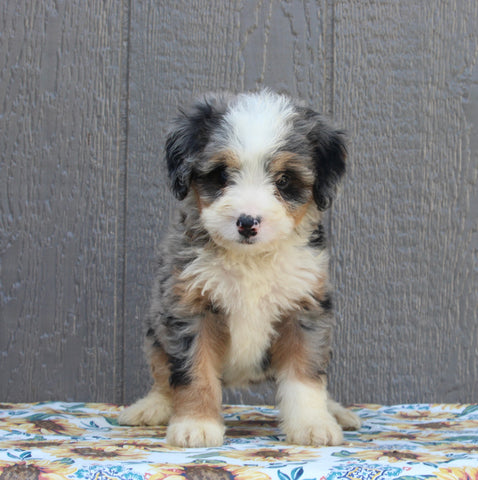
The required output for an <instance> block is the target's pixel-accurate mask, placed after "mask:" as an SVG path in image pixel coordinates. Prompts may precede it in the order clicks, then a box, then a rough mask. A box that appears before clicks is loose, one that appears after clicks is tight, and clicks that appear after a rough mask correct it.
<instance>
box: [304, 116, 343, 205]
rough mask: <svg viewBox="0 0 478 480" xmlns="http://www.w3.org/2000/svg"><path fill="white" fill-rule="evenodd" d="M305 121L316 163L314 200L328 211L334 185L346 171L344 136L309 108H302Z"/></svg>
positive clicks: (333, 193) (334, 193)
mask: <svg viewBox="0 0 478 480" xmlns="http://www.w3.org/2000/svg"><path fill="white" fill-rule="evenodd" d="M303 115H304V119H305V120H306V123H307V124H308V128H307V139H308V141H309V142H310V146H311V148H312V158H313V161H314V164H315V174H316V178H315V183H314V188H313V194H314V200H315V203H316V204H317V207H318V208H319V210H321V211H323V210H327V208H329V207H330V205H331V204H332V201H333V200H334V198H335V196H336V194H337V187H338V185H339V183H340V180H341V178H342V176H343V175H344V173H345V159H346V157H347V147H346V144H345V135H344V133H343V132H341V131H340V130H334V129H332V128H331V127H330V126H328V125H327V124H326V123H325V122H324V121H323V119H322V117H321V116H320V115H319V114H318V113H316V112H314V111H313V110H310V109H304V111H303Z"/></svg>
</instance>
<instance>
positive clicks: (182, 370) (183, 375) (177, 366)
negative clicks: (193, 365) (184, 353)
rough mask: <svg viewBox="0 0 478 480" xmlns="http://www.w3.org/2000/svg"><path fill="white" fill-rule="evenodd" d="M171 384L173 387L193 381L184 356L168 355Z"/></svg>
mask: <svg viewBox="0 0 478 480" xmlns="http://www.w3.org/2000/svg"><path fill="white" fill-rule="evenodd" d="M168 361H169V369H170V372H171V374H170V376H169V384H170V385H171V387H181V386H185V385H189V384H190V383H191V374H190V372H189V368H188V367H187V365H186V362H185V360H184V359H183V358H179V357H172V356H168Z"/></svg>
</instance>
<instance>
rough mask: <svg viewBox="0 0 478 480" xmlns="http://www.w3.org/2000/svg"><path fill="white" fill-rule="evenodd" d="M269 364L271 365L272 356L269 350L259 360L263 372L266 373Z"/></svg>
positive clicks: (269, 366)
mask: <svg viewBox="0 0 478 480" xmlns="http://www.w3.org/2000/svg"><path fill="white" fill-rule="evenodd" d="M271 363H272V354H271V352H270V350H268V351H267V352H266V353H265V354H264V356H263V357H262V360H261V370H262V371H263V372H267V370H269V369H270V368H271Z"/></svg>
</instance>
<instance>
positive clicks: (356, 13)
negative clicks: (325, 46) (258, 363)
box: [333, 1, 478, 403]
mask: <svg viewBox="0 0 478 480" xmlns="http://www.w3.org/2000/svg"><path fill="white" fill-rule="evenodd" d="M477 5H478V4H477V3H476V2H475V1H460V2H452V4H450V2H413V1H405V2H394V1H388V2H382V1H377V2H367V3H362V2H348V1H337V2H336V24H335V31H336V41H335V62H336V63H335V69H334V72H335V86H334V91H335V102H334V104H335V107H336V108H335V111H334V113H335V117H336V119H337V121H338V122H339V123H344V124H346V125H347V127H348V129H349V131H350V137H351V138H350V140H351V142H350V144H351V146H350V166H349V176H348V179H347V181H346V183H345V187H344V195H343V197H342V199H341V201H340V202H338V203H337V208H336V210H335V215H334V217H333V219H334V221H333V227H334V238H335V242H334V247H335V249H334V250H335V251H334V256H335V258H336V260H335V265H336V284H337V286H338V288H339V294H338V297H337V305H338V310H339V313H340V322H339V324H340V328H339V332H338V339H339V342H340V345H337V349H341V353H339V354H338V357H337V359H336V361H335V368H334V370H333V378H334V384H335V385H336V389H337V391H339V392H340V395H339V396H340V397H342V398H343V399H345V400H346V401H348V402H351V401H356V400H360V401H374V402H385V403H390V402H409V401H412V402H419V401H450V402H456V401H476V398H477V396H478V370H477V369H478V350H477V347H476V346H477V345H478V322H477V320H478V318H477V307H478V288H477V287H478V284H477V275H476V251H477V244H476V228H477V223H476V206H477V205H476V198H477V197H476V181H477V150H476V140H475V144H474V145H475V148H474V149H472V148H471V141H472V140H473V136H472V127H473V128H474V138H475V139H476V128H477V124H476V123H475V124H474V126H472V124H471V123H470V117H469V116H468V117H467V115H466V113H465V108H464V107H465V105H466V102H467V101H468V99H469V94H470V88H471V87H472V83H471V82H472V72H473V68H475V78H474V82H475V84H474V88H475V98H474V104H473V108H474V109H475V117H474V120H475V122H476V109H477V108H478V103H477V102H476V61H477V47H478V45H477V28H476V26H477V24H478V23H477V19H478V11H477V8H478V6H477ZM452 11H453V14H451V12H452ZM469 107H470V108H471V105H470V106H469ZM473 197H474V198H475V204H474V207H473V205H472V198H473ZM473 208H474V209H475V210H473ZM473 234H474V235H475V237H474V239H475V242H474V244H473ZM473 264H475V267H474V268H475V271H473ZM344 347H345V351H343V349H344ZM344 379H345V380H346V381H344Z"/></svg>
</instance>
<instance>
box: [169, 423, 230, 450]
mask: <svg viewBox="0 0 478 480" xmlns="http://www.w3.org/2000/svg"><path fill="white" fill-rule="evenodd" d="M224 432H225V427H224V425H223V424H222V423H221V422H220V421H219V420H215V419H212V418H201V419H197V418H194V417H179V418H174V417H173V418H172V419H171V422H170V423H169V426H168V432H167V436H166V441H167V443H169V444H170V445H175V446H178V447H190V448H199V447H219V446H221V445H222V444H223V442H224Z"/></svg>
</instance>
